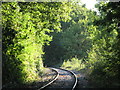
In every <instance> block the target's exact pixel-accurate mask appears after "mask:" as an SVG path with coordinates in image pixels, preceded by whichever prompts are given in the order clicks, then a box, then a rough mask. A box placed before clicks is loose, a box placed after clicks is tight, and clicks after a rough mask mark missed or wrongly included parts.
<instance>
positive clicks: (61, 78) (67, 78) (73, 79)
mask: <svg viewBox="0 0 120 90" xmlns="http://www.w3.org/2000/svg"><path fill="white" fill-rule="evenodd" d="M50 69H52V70H53V71H55V72H56V73H57V74H56V77H55V78H54V79H53V80H52V81H50V82H49V83H48V84H46V85H44V86H43V87H41V88H39V89H38V90H43V89H44V90H45V89H50V88H56V89H59V90H60V89H62V88H67V89H70V90H73V89H75V87H76V85H77V76H76V74H75V73H74V72H72V71H69V70H66V69H61V68H51V67H50Z"/></svg>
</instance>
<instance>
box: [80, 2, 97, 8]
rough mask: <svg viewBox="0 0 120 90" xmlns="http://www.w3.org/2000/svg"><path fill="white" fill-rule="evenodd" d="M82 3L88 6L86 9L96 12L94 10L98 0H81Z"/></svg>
mask: <svg viewBox="0 0 120 90" xmlns="http://www.w3.org/2000/svg"><path fill="white" fill-rule="evenodd" d="M80 1H81V2H82V3H84V4H86V7H87V8H88V9H92V10H96V9H94V6H95V4H96V3H97V2H96V0H80Z"/></svg>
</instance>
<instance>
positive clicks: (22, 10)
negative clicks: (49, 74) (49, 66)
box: [2, 2, 71, 83]
mask: <svg viewBox="0 0 120 90" xmlns="http://www.w3.org/2000/svg"><path fill="white" fill-rule="evenodd" d="M70 10H71V9H70V8H69V3H67V4H66V3H61V2H59V3H50V2H44V3H42V2H41V3H40V2H18V3H17V2H4V3H2V24H3V28H2V29H3V83H6V82H10V81H16V82H19V83H25V82H31V81H33V80H36V79H37V78H38V75H39V74H41V72H42V70H43V62H42V54H44V52H43V46H44V45H45V44H47V45H48V44H49V42H50V41H51V40H52V37H51V36H50V35H48V33H50V32H54V31H59V30H60V29H59V28H60V22H59V21H66V20H68V19H69V16H68V13H69V12H70ZM53 12H54V13H53Z"/></svg>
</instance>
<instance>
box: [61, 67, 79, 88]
mask: <svg viewBox="0 0 120 90" xmlns="http://www.w3.org/2000/svg"><path fill="white" fill-rule="evenodd" d="M59 69H61V70H65V71H68V72H70V73H71V74H72V75H73V76H74V78H75V82H74V85H73V87H72V90H74V89H75V87H76V85H77V82H78V81H77V75H76V74H75V73H74V72H73V71H70V70H66V69H62V68H59Z"/></svg>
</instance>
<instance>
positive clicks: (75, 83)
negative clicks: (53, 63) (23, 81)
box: [37, 67, 77, 90]
mask: <svg viewBox="0 0 120 90" xmlns="http://www.w3.org/2000/svg"><path fill="white" fill-rule="evenodd" d="M49 68H50V69H52V70H54V71H55V72H57V76H56V77H55V78H54V79H53V80H52V81H50V82H49V83H48V84H46V85H44V86H43V87H41V88H40V89H37V90H41V89H44V88H46V87H47V86H49V85H51V84H52V83H53V82H54V81H56V80H57V78H58V77H59V72H58V71H57V70H56V69H60V70H63V71H67V72H70V73H71V74H72V75H73V76H74V78H75V82H74V85H73V87H72V90H74V89H75V87H76V85H77V76H76V74H75V73H74V72H72V71H70V70H66V69H62V68H52V67H49Z"/></svg>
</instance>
